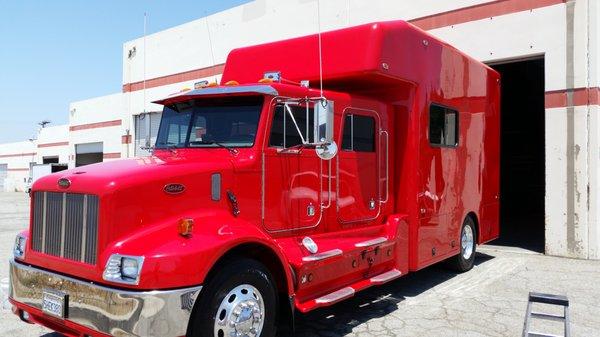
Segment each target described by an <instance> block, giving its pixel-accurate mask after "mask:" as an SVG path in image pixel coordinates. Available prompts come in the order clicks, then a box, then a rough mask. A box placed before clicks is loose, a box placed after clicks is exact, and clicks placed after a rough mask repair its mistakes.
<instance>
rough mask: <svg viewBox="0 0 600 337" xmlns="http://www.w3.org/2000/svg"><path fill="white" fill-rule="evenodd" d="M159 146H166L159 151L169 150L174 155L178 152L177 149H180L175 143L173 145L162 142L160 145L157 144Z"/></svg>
mask: <svg viewBox="0 0 600 337" xmlns="http://www.w3.org/2000/svg"><path fill="white" fill-rule="evenodd" d="M156 144H157V145H158V144H160V145H165V146H164V147H162V146H161V147H159V149H167V150H169V151H171V152H172V153H175V152H177V149H178V148H179V146H178V145H177V144H175V143H171V142H166V143H165V142H160V143H156Z"/></svg>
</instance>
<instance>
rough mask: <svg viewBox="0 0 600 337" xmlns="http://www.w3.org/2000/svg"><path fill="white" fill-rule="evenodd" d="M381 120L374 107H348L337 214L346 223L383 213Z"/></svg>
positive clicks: (341, 154) (369, 219) (367, 220)
mask: <svg viewBox="0 0 600 337" xmlns="http://www.w3.org/2000/svg"><path fill="white" fill-rule="evenodd" d="M379 124H380V119H379V116H378V114H377V112H375V111H373V110H366V109H358V108H346V109H345V110H344V115H343V125H342V144H341V149H340V152H339V154H338V156H337V166H338V167H337V171H338V179H337V213H338V221H339V222H340V223H342V224H352V223H361V222H362V223H364V222H369V221H372V220H375V219H376V218H377V217H378V216H379V213H380V199H381V198H380V196H381V193H380V182H379V178H380V177H379V173H380V172H381V170H380V167H379V165H380V162H381V161H380V160H379V155H380V153H379V152H380V150H379V146H378V141H377V140H378V138H379V137H378V130H379Z"/></svg>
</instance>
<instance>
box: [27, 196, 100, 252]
mask: <svg viewBox="0 0 600 337" xmlns="http://www.w3.org/2000/svg"><path fill="white" fill-rule="evenodd" d="M31 234H32V238H31V244H32V246H31V248H32V249H33V250H35V251H38V252H42V253H45V254H49V255H54V256H59V257H62V258H66V259H69V260H74V261H80V262H85V263H89V264H95V263H96V247H97V239H98V197H97V196H95V195H90V194H76V193H58V192H35V193H34V195H33V228H32V230H31Z"/></svg>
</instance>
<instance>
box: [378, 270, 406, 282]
mask: <svg viewBox="0 0 600 337" xmlns="http://www.w3.org/2000/svg"><path fill="white" fill-rule="evenodd" d="M400 276H402V272H400V271H399V270H398V269H392V270H390V271H387V272H385V273H383V274H379V275H377V276H373V277H371V283H373V284H382V283H386V282H389V281H391V280H394V279H397V278H398V277H400Z"/></svg>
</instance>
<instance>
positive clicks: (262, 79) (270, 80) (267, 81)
mask: <svg viewBox="0 0 600 337" xmlns="http://www.w3.org/2000/svg"><path fill="white" fill-rule="evenodd" d="M258 83H273V79H272V78H261V79H260V80H258Z"/></svg>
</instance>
